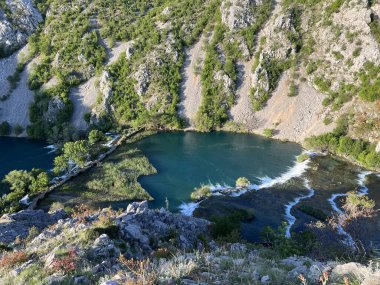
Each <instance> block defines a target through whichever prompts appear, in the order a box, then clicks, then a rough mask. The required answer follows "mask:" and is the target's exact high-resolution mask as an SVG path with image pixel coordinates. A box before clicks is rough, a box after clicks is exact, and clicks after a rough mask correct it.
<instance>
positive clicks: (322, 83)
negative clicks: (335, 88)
mask: <svg viewBox="0 0 380 285" xmlns="http://www.w3.org/2000/svg"><path fill="white" fill-rule="evenodd" d="M314 84H315V85H316V86H317V87H318V89H319V90H321V91H322V92H328V91H329V90H330V87H331V80H329V79H325V78H323V77H322V76H318V77H315V78H314Z"/></svg>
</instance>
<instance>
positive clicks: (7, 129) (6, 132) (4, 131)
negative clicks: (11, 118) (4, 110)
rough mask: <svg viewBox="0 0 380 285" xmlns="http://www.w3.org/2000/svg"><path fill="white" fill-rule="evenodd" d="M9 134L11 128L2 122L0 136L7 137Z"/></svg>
mask: <svg viewBox="0 0 380 285" xmlns="http://www.w3.org/2000/svg"><path fill="white" fill-rule="evenodd" d="M11 132H12V127H11V125H10V124H9V123H8V122H7V121H4V122H2V123H1V124H0V136H9V135H10V134H11Z"/></svg>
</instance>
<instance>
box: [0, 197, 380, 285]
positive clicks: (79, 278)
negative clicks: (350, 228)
mask: <svg viewBox="0 0 380 285" xmlns="http://www.w3.org/2000/svg"><path fill="white" fill-rule="evenodd" d="M61 215H63V211H59V212H56V213H54V214H46V213H44V212H42V211H21V212H19V213H16V214H12V215H5V216H3V217H2V220H1V224H0V233H2V234H3V233H4V232H10V231H11V229H13V230H14V232H12V233H13V235H12V236H14V234H16V233H17V234H19V235H20V237H21V238H23V237H25V233H26V232H27V230H26V229H27V228H30V226H32V225H33V226H35V227H36V228H38V229H39V230H40V233H39V234H38V235H37V236H35V237H34V238H33V237H29V238H28V239H27V240H25V241H20V242H19V243H17V244H11V238H9V239H8V240H6V241H4V239H3V241H4V242H5V243H7V244H8V246H10V245H12V247H13V248H7V247H6V246H5V245H4V244H3V245H2V247H1V249H0V284H12V285H13V284H32V283H33V282H34V280H38V283H37V284H104V285H110V284H112V285H118V284H120V285H121V284H149V285H150V284H165V285H167V284H221V285H224V284H225V285H227V284H298V283H297V282H298V280H297V278H298V275H299V274H303V276H305V278H306V279H307V281H308V284H317V282H318V278H319V276H320V275H321V273H322V272H329V273H328V274H329V276H330V280H331V281H332V282H336V283H332V284H341V283H342V282H341V281H342V280H343V276H349V277H350V281H352V282H353V283H352V284H367V285H368V284H372V285H374V284H377V283H373V282H375V281H373V280H378V277H379V274H380V272H379V270H378V268H377V269H376V266H372V265H370V266H368V267H366V266H364V265H361V264H357V263H348V264H340V263H337V262H318V261H314V260H312V259H310V258H306V257H296V256H294V257H289V258H286V259H282V258H280V257H279V256H278V253H276V252H274V251H272V250H270V249H266V248H258V249H253V248H252V247H250V246H249V245H246V244H241V243H234V244H226V243H224V244H217V243H216V242H215V241H213V240H211V239H210V237H209V226H210V223H209V222H208V221H206V220H203V219H197V218H194V217H186V216H183V215H181V214H173V213H170V212H169V211H167V210H165V209H161V210H152V209H149V208H148V204H147V202H141V203H132V204H130V205H129V206H128V207H127V210H125V211H123V212H115V211H113V210H111V209H102V210H100V211H95V212H94V211H91V210H89V209H87V208H86V207H81V208H79V209H78V210H76V211H74V213H73V215H72V216H71V217H70V218H66V219H60V220H58V222H56V223H54V224H52V225H50V226H49V227H47V228H45V229H42V231H41V228H42V227H43V226H46V225H48V224H50V223H52V222H53V221H55V220H57V219H59V218H62V217H61ZM2 237H3V238H4V236H2ZM376 278H377V279H376ZM354 282H355V283H354ZM362 282H363V283H362ZM365 282H367V283H365ZM368 282H369V283H368ZM371 282H372V283H371Z"/></svg>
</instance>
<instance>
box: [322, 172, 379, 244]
mask: <svg viewBox="0 0 380 285" xmlns="http://www.w3.org/2000/svg"><path fill="white" fill-rule="evenodd" d="M372 173H373V172H371V171H362V172H360V173H359V174H358V177H357V179H356V181H357V182H358V185H359V194H358V195H367V194H368V191H369V190H368V187H367V186H366V185H365V181H366V179H367V176H368V175H370V174H372ZM347 196H348V194H344V193H338V194H333V195H331V197H330V198H329V199H328V202H329V203H330V205H331V207H332V208H333V210H334V211H335V212H337V213H338V214H339V215H343V214H344V213H343V211H342V210H341V209H340V208H339V207H338V205H337V204H336V202H335V200H336V199H337V198H340V197H347ZM342 218H343V217H342ZM341 224H342V223H341V221H339V224H338V228H337V230H338V233H339V234H340V235H343V236H345V237H346V238H345V240H344V241H343V242H344V243H345V244H346V245H348V246H350V247H354V246H355V241H354V240H353V238H352V236H351V235H350V234H349V233H348V232H346V231H345V230H344V229H343V227H342V225H341Z"/></svg>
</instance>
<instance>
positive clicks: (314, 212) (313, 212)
mask: <svg viewBox="0 0 380 285" xmlns="http://www.w3.org/2000/svg"><path fill="white" fill-rule="evenodd" d="M298 210H300V211H301V212H303V213H305V214H307V215H309V216H311V217H313V218H316V219H317V220H320V221H326V220H327V219H328V217H329V216H328V215H326V214H325V212H323V211H322V210H321V209H316V208H313V207H311V206H306V205H302V206H299V207H298Z"/></svg>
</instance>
